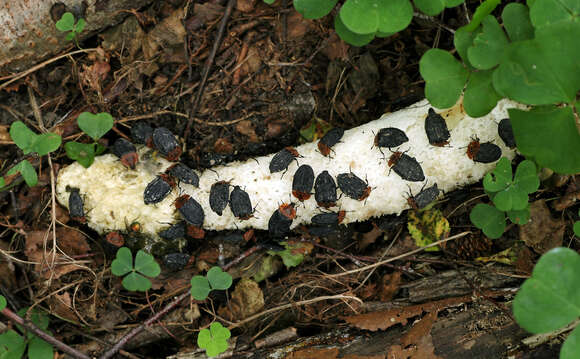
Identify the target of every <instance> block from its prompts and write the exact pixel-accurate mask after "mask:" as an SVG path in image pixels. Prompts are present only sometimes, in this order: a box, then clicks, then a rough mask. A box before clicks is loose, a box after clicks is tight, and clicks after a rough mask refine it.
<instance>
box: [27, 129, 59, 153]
mask: <svg viewBox="0 0 580 359" xmlns="http://www.w3.org/2000/svg"><path fill="white" fill-rule="evenodd" d="M61 142H62V138H61V137H60V136H59V135H57V134H56V133H43V134H41V135H37V136H36V137H35V138H34V141H33V142H32V144H31V149H32V151H33V152H36V153H38V155H39V156H44V155H46V154H48V153H50V152H53V151H56V150H57V149H58V148H59V147H60V144H61Z"/></svg>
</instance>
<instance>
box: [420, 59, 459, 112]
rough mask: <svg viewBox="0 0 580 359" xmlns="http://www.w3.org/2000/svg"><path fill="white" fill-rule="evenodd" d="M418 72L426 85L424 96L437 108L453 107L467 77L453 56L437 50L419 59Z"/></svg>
mask: <svg viewBox="0 0 580 359" xmlns="http://www.w3.org/2000/svg"><path fill="white" fill-rule="evenodd" d="M419 71H420V72H421V76H423V78H424V79H425V83H426V84H425V96H426V97H427V98H428V99H429V102H431V105H433V106H435V107H438V108H449V107H451V106H453V105H455V103H456V102H457V100H458V99H459V96H460V95H461V92H462V91H463V87H464V86H465V82H466V81H467V78H468V77H469V71H468V70H467V69H466V68H465V67H463V65H462V64H461V63H460V62H459V61H457V60H456V59H455V58H454V57H453V55H451V54H450V53H448V52H447V51H443V50H439V49H431V50H429V51H427V52H426V53H425V55H423V57H421V60H420V61H419Z"/></svg>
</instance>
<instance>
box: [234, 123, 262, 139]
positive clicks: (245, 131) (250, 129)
mask: <svg viewBox="0 0 580 359" xmlns="http://www.w3.org/2000/svg"><path fill="white" fill-rule="evenodd" d="M236 131H238V132H239V133H241V134H242V135H244V136H247V137H248V140H249V141H250V142H253V143H258V142H259V140H258V135H257V134H256V128H255V127H254V124H253V123H252V121H250V120H244V121H240V122H238V123H237V124H236Z"/></svg>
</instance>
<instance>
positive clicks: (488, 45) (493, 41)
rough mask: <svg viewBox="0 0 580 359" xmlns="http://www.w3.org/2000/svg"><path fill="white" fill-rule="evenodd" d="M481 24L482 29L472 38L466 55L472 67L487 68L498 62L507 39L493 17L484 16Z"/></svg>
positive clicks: (506, 44)
mask: <svg viewBox="0 0 580 359" xmlns="http://www.w3.org/2000/svg"><path fill="white" fill-rule="evenodd" d="M481 25H482V31H481V32H480V33H479V34H477V36H475V38H474V39H473V46H471V47H470V48H468V49H467V57H468V58H469V62H470V63H471V64H472V65H473V66H474V67H476V68H478V69H480V70H489V69H491V68H492V67H494V66H496V65H497V64H499V62H500V60H501V57H502V55H503V53H504V51H505V48H506V47H507V46H508V40H507V37H506V35H505V33H504V32H503V30H502V28H501V26H500V25H499V23H498V22H497V20H496V18H495V17H493V16H491V15H488V16H486V17H485V18H484V19H483V21H482V23H481Z"/></svg>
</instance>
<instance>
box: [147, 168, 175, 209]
mask: <svg viewBox="0 0 580 359" xmlns="http://www.w3.org/2000/svg"><path fill="white" fill-rule="evenodd" d="M173 187H175V181H174V180H173V178H172V177H171V176H169V175H167V174H165V173H162V174H160V175H158V176H156V177H155V178H154V179H153V181H151V182H149V184H148V185H147V187H145V191H144V192H143V201H144V202H145V204H155V203H159V202H161V201H163V199H164V198H165V197H167V195H168V194H169V193H170V192H171V190H172V189H173Z"/></svg>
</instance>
